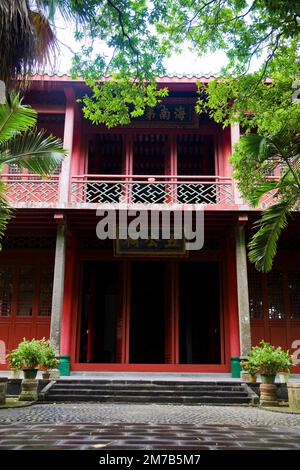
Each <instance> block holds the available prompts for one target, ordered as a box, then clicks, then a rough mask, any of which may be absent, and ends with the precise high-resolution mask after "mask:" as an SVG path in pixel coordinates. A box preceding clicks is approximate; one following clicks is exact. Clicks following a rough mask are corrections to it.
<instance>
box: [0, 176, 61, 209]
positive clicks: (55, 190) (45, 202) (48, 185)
mask: <svg viewBox="0 0 300 470" xmlns="http://www.w3.org/2000/svg"><path fill="white" fill-rule="evenodd" d="M1 179H2V181H4V183H5V185H6V188H7V192H6V195H5V197H6V199H7V201H8V202H9V204H10V205H11V206H12V207H55V205H56V204H57V202H58V197H59V176H58V175H56V176H51V177H50V178H47V179H42V178H39V177H38V176H36V175H31V174H28V173H27V174H26V173H24V174H18V175H14V176H12V175H11V174H2V175H1Z"/></svg>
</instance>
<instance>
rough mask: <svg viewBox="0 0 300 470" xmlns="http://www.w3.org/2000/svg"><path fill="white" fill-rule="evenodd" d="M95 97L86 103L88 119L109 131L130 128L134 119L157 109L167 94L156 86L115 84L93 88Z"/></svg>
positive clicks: (87, 98)
mask: <svg viewBox="0 0 300 470" xmlns="http://www.w3.org/2000/svg"><path fill="white" fill-rule="evenodd" d="M92 90H93V94H92V96H89V95H86V96H85V97H84V98H83V99H82V102H83V104H84V106H83V113H84V116H85V117H86V118H88V119H90V120H91V121H92V123H93V124H106V125H107V126H108V127H113V126H117V125H120V124H121V125H126V124H130V122H131V120H132V118H136V117H138V116H142V115H143V114H144V113H145V109H146V107H154V106H155V105H156V104H157V103H158V102H159V101H160V98H162V97H163V96H166V94H167V90H166V89H165V88H162V89H160V90H156V84H155V83H144V82H140V83H132V81H131V80H128V79H123V80H115V81H108V82H104V83H101V84H95V85H94V86H93V87H92Z"/></svg>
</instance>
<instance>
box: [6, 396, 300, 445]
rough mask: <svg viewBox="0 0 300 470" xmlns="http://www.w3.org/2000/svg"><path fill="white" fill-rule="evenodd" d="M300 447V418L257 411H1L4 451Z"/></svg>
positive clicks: (86, 407) (94, 407)
mask: <svg viewBox="0 0 300 470" xmlns="http://www.w3.org/2000/svg"><path fill="white" fill-rule="evenodd" d="M176 448H177V449H178V448H180V449H183V450H184V449H186V450H189V449H198V450H205V449H214V450H215V449H236V450H241V449H278V450H280V449H300V415H293V414H287V413H275V412H271V411H266V410H262V409H259V408H252V407H238V406H237V407H236V406H234V407H225V406H185V405H176V406H175V405H135V404H100V403H93V404H87V403H80V404H67V403H66V404H38V405H34V406H30V407H26V408H15V409H5V410H4V409H3V410H0V450H4V449H94V450H97V449H103V450H104V449H105V450H106V449H107V450H109V449H142V450H151V449H176Z"/></svg>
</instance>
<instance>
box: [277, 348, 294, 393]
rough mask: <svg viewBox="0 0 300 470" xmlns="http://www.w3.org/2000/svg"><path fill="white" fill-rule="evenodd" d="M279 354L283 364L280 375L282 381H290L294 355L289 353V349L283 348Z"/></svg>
mask: <svg viewBox="0 0 300 470" xmlns="http://www.w3.org/2000/svg"><path fill="white" fill-rule="evenodd" d="M279 354H280V360H281V364H280V370H279V372H278V376H279V381H280V383H284V384H285V383H287V382H288V379H289V376H290V373H291V367H292V366H293V356H292V355H291V354H290V353H289V351H284V350H283V349H281V351H280V352H279Z"/></svg>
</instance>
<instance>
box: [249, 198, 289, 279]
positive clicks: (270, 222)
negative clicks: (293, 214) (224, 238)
mask: <svg viewBox="0 0 300 470" xmlns="http://www.w3.org/2000/svg"><path fill="white" fill-rule="evenodd" d="M294 202H295V197H293V198H290V199H287V200H284V201H280V202H279V203H277V204H274V205H272V206H270V207H268V209H266V210H265V211H264V212H263V215H262V217H261V219H260V221H259V222H258V223H256V224H255V226H256V227H260V228H259V230H258V231H257V232H256V233H255V234H254V235H253V237H252V239H251V241H250V243H249V259H250V261H251V262H252V263H254V264H255V267H256V269H258V271H262V272H269V271H270V270H271V269H272V265H273V259H274V257H275V255H276V250H277V242H278V238H279V236H280V234H281V232H282V230H283V229H284V228H285V227H286V225H287V217H288V214H289V211H290V210H291V208H292V207H293V204H294Z"/></svg>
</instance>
